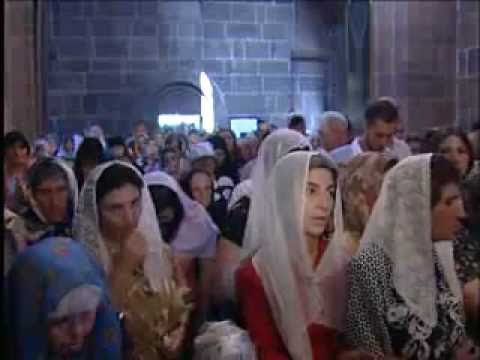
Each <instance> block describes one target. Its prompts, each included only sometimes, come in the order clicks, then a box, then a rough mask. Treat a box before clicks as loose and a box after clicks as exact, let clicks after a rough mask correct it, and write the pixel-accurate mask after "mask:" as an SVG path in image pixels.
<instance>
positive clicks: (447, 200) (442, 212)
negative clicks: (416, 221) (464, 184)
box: [432, 183, 465, 241]
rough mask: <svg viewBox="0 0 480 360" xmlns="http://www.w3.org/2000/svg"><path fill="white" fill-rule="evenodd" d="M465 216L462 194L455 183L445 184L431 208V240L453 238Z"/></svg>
mask: <svg viewBox="0 0 480 360" xmlns="http://www.w3.org/2000/svg"><path fill="white" fill-rule="evenodd" d="M464 217H465V209H464V207H463V200H462V194H461V192H460V188H459V186H458V185H457V184H453V183H452V184H447V185H445V186H444V187H443V189H442V194H441V197H440V200H439V201H438V203H437V204H436V205H435V206H434V207H433V209H432V240H433V241H442V240H453V239H454V238H455V235H456V234H457V232H458V231H459V230H460V229H461V228H462V223H461V220H462V219H463V218H464Z"/></svg>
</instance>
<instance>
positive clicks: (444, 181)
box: [430, 154, 462, 208]
mask: <svg viewBox="0 0 480 360" xmlns="http://www.w3.org/2000/svg"><path fill="white" fill-rule="evenodd" d="M430 171H431V173H430V183H431V206H432V208H433V207H435V205H437V204H438V202H439V201H440V199H441V198H442V190H443V188H444V187H445V186H446V185H448V184H460V183H461V181H462V180H461V175H460V172H459V171H458V169H457V168H456V167H455V166H454V165H453V164H452V163H451V162H450V161H448V160H447V158H445V157H444V156H443V155H440V154H433V155H432V158H431V161H430Z"/></svg>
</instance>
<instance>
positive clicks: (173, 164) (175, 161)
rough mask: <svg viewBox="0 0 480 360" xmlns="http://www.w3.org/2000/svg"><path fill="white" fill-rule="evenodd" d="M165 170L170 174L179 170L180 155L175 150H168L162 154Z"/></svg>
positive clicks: (174, 173)
mask: <svg viewBox="0 0 480 360" xmlns="http://www.w3.org/2000/svg"><path fill="white" fill-rule="evenodd" d="M163 160H164V162H165V171H166V172H167V173H168V174H170V175H176V174H178V172H179V170H180V157H179V156H178V153H177V152H176V151H169V152H167V153H165V155H164V159H163Z"/></svg>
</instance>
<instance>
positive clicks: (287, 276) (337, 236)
mask: <svg viewBox="0 0 480 360" xmlns="http://www.w3.org/2000/svg"><path fill="white" fill-rule="evenodd" d="M336 183H337V170H336V166H335V164H334V163H333V161H332V160H331V159H330V158H329V157H328V155H326V154H324V153H313V152H305V151H299V152H295V153H291V154H288V155H286V156H285V157H283V158H282V159H280V160H279V161H278V163H277V165H276V166H275V168H274V170H273V172H272V174H271V176H270V177H269V179H268V185H269V186H268V187H266V193H265V194H264V197H265V199H266V204H265V205H264V209H265V213H264V214H263V215H262V221H263V224H262V226H263V227H264V230H265V231H264V232H263V231H262V234H264V235H265V237H264V238H262V239H261V244H262V245H261V247H260V249H259V250H258V252H257V253H256V254H255V255H254V256H253V259H251V260H248V261H246V262H245V263H244V264H243V265H242V266H241V267H240V269H239V270H238V271H237V274H236V286H237V296H238V297H239V302H240V307H241V310H242V317H243V320H244V322H245V325H246V328H247V330H248V332H249V334H250V337H251V338H252V341H253V343H254V344H255V347H256V350H257V356H258V359H260V360H270V359H272V360H273V359H275V360H279V359H282V360H283V359H285V360H286V359H293V360H307V359H308V360H311V359H315V360H320V359H334V358H335V355H336V354H337V353H338V351H339V348H338V344H337V343H336V337H337V335H338V334H339V333H340V332H341V331H342V329H343V316H344V314H345V308H344V305H346V302H345V269H346V265H347V262H348V260H349V256H348V253H347V249H346V244H345V243H344V236H343V227H342V214H341V201H340V199H339V195H338V194H339V191H338V190H336ZM334 227H335V230H334V231H332V230H333V228H334Z"/></svg>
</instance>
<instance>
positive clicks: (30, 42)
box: [4, 0, 41, 140]
mask: <svg viewBox="0 0 480 360" xmlns="http://www.w3.org/2000/svg"><path fill="white" fill-rule="evenodd" d="M4 5H5V15H4V20H5V23H4V24H5V25H4V42H5V53H4V64H5V70H4V76H5V77H4V119H5V122H4V133H6V132H8V131H10V130H14V129H15V130H19V131H22V132H23V133H24V134H25V135H26V136H27V138H29V139H30V140H33V138H34V137H35V136H37V135H38V132H39V130H40V128H41V115H40V113H39V111H38V108H39V107H38V105H39V103H38V97H37V96H38V92H37V77H36V76H37V75H36V56H35V54H36V51H35V41H34V35H35V28H34V27H35V20H34V19H35V7H34V1H27V0H25V1H12V0H4Z"/></svg>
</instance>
